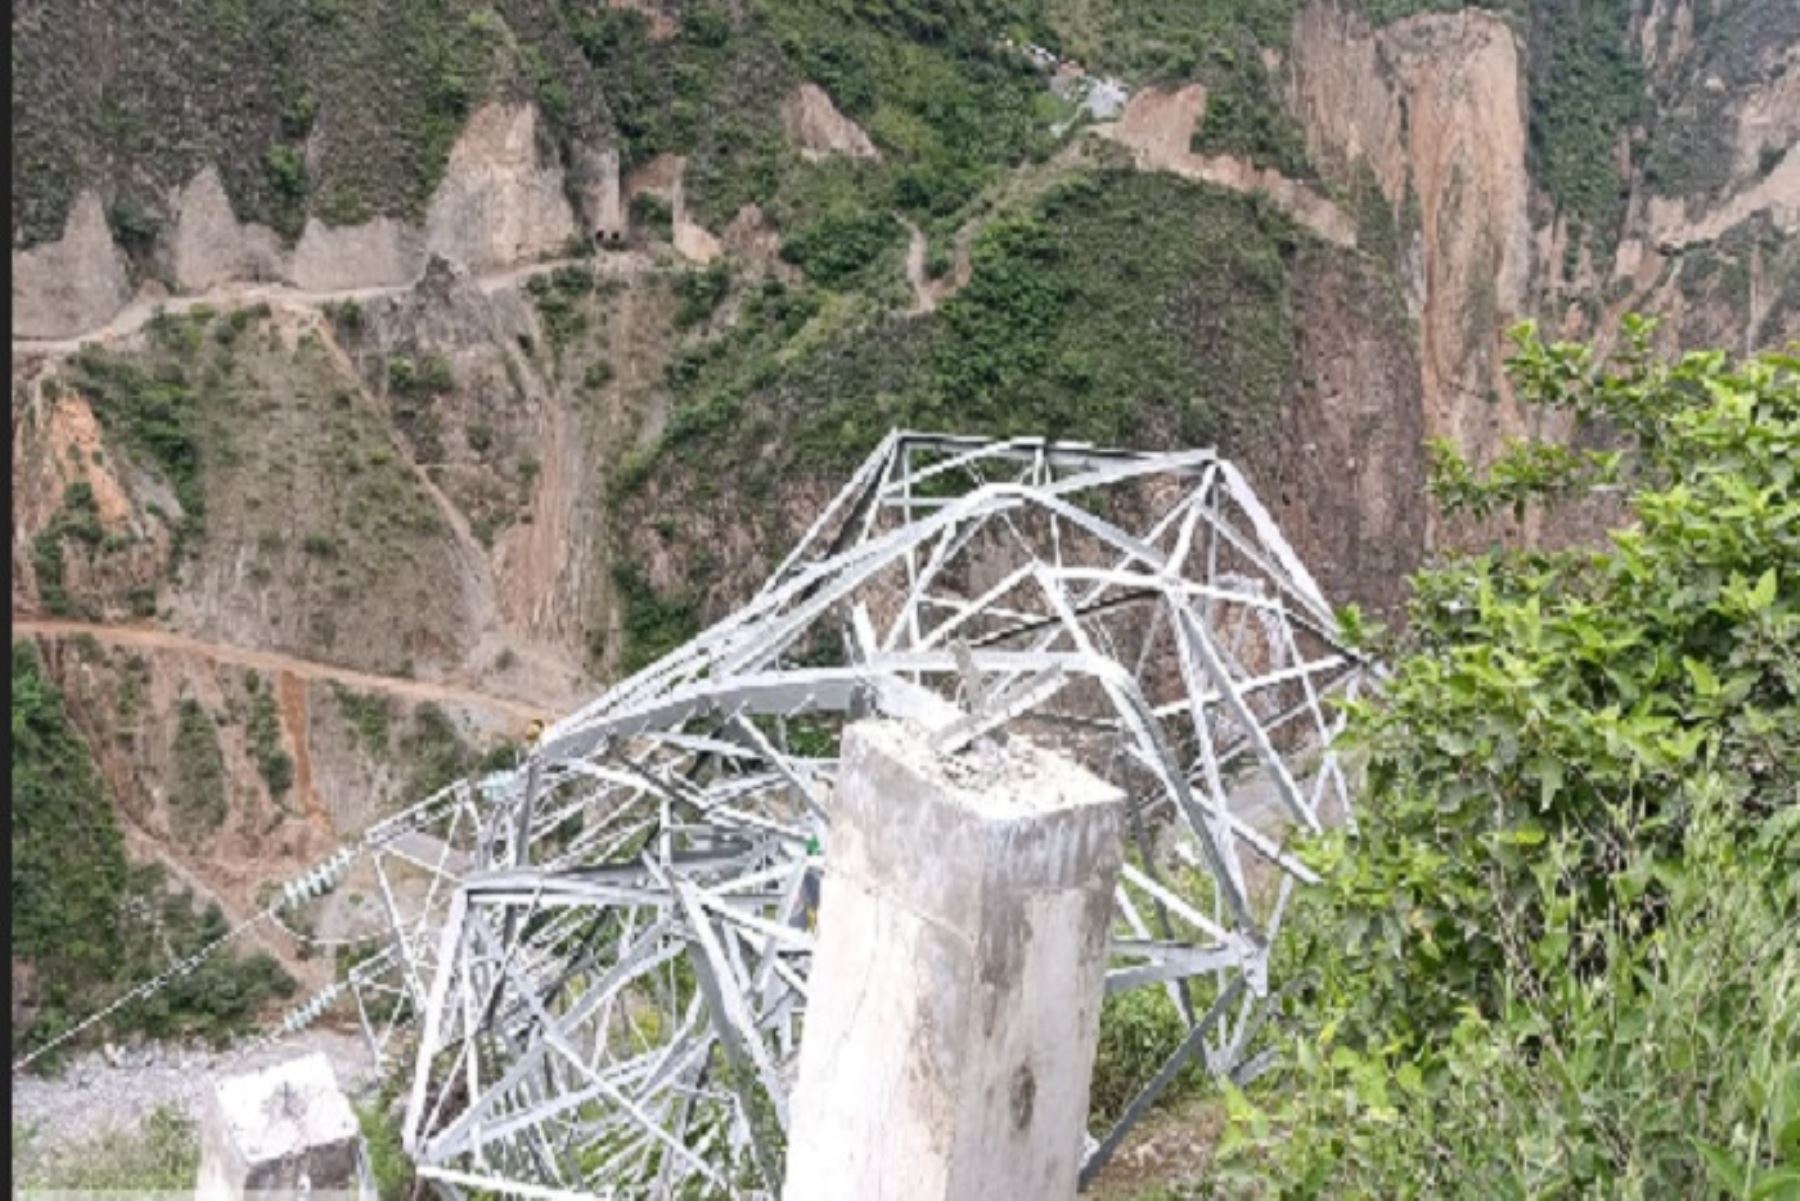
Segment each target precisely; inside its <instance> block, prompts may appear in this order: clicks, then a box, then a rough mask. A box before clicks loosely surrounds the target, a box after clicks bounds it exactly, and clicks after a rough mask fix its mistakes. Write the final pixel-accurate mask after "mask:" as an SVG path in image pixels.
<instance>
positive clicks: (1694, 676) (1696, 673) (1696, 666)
mask: <svg viewBox="0 0 1800 1201" xmlns="http://www.w3.org/2000/svg"><path fill="white" fill-rule="evenodd" d="M1681 663H1682V666H1684V667H1686V668H1687V673H1688V678H1689V679H1690V680H1692V681H1693V682H1694V691H1695V692H1698V693H1699V694H1700V695H1701V696H1705V697H1712V696H1717V695H1719V677H1718V676H1715V675H1714V674H1713V673H1712V668H1710V667H1708V666H1707V665H1706V664H1704V663H1702V662H1700V660H1698V659H1688V658H1683V659H1682V661H1681Z"/></svg>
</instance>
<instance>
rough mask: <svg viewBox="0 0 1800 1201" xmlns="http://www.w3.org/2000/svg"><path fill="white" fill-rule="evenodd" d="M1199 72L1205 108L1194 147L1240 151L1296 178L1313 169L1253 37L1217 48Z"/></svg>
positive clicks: (1216, 151)
mask: <svg viewBox="0 0 1800 1201" xmlns="http://www.w3.org/2000/svg"><path fill="white" fill-rule="evenodd" d="M1203 75H1204V77H1205V79H1206V81H1207V83H1208V89H1207V93H1206V111H1205V113H1204V114H1202V116H1201V118H1200V124H1199V127H1198V128H1196V129H1195V130H1194V135H1193V140H1192V147H1193V149H1194V150H1195V151H1197V152H1199V153H1201V154H1235V155H1241V156H1242V157H1244V158H1246V159H1248V160H1250V161H1251V162H1252V163H1255V164H1256V165H1257V166H1259V167H1273V168H1275V169H1276V170H1277V171H1280V172H1281V173H1282V174H1284V175H1287V176H1289V177H1291V178H1295V179H1304V178H1307V177H1308V176H1310V175H1311V174H1312V168H1311V166H1310V165H1309V164H1308V162H1307V159H1306V137H1305V135H1304V134H1303V133H1302V132H1301V129H1300V125H1299V122H1297V121H1295V120H1294V118H1293V117H1292V116H1290V115H1289V114H1288V112H1287V109H1286V108H1285V107H1284V106H1283V104H1282V100H1281V89H1280V82H1279V80H1277V79H1276V78H1275V76H1274V75H1273V74H1271V73H1270V71H1269V69H1268V68H1267V67H1265V66H1264V65H1263V61H1262V56H1261V55H1260V54H1258V53H1257V47H1256V44H1255V43H1254V42H1252V41H1249V40H1248V39H1241V40H1239V41H1237V42H1236V43H1235V44H1234V45H1231V46H1219V47H1217V48H1216V49H1215V50H1214V51H1213V53H1212V55H1211V56H1210V58H1209V59H1208V62H1207V65H1206V68H1205V70H1204V72H1203Z"/></svg>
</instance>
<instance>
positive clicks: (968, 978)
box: [783, 721, 1124, 1201]
mask: <svg viewBox="0 0 1800 1201" xmlns="http://www.w3.org/2000/svg"><path fill="white" fill-rule="evenodd" d="M1123 808H1124V798H1123V796H1122V794H1121V793H1120V792H1119V791H1118V790H1117V789H1115V788H1114V787H1112V786H1111V785H1109V784H1107V783H1105V782H1104V781H1102V780H1100V779H1099V778H1097V777H1095V776H1093V775H1091V774H1090V773H1088V772H1087V771H1085V770H1084V769H1082V768H1081V767H1079V766H1077V765H1075V764H1073V763H1071V762H1070V761H1068V760H1066V759H1063V758H1061V757H1060V756H1057V755H1053V754H1050V753H1048V752H1046V751H1044V750H1041V749H1039V748H1036V747H1033V746H1031V745H1030V744H1028V743H1026V742H1024V741H1022V740H1019V739H1014V740H1012V741H1011V742H1010V743H1008V744H1007V745H1006V746H1004V747H998V748H996V747H992V746H987V747H983V746H981V745H977V746H976V747H973V748H970V749H969V750H966V751H964V752H962V753H960V754H956V755H951V756H942V755H939V754H937V753H936V752H935V751H934V750H933V748H932V746H931V742H930V736H929V735H928V734H927V733H926V732H924V731H923V730H921V729H919V728H918V727H915V726H910V725H906V724H902V723H899V722H892V721H867V722H861V723H858V724H856V725H854V726H852V727H850V729H848V730H847V731H846V732H845V735H844V744H843V758H842V761H841V766H840V768H839V775H838V781H837V788H836V791H835V794H834V798H833V802H832V808H831V829H830V832H829V835H828V838H829V844H828V847H827V851H828V858H827V860H826V874H825V882H824V893H823V903H822V907H821V911H820V916H819V930H818V949H817V952H816V956H815V959H814V963H813V971H812V975H811V996H810V998H809V1001H808V1005H807V1014H806V1023H805V1028H804V1032H803V1035H802V1039H803V1041H802V1043H801V1047H800V1070H799V1082H798V1084H797V1086H796V1088H795V1094H794V1102H793V1110H792V1123H791V1128H790V1130H789V1132H788V1152H787V1181H786V1187H785V1189H784V1192H783V1197H784V1201H843V1199H844V1198H849V1197H854V1198H858V1201H878V1199H881V1198H891V1199H895V1201H900V1199H904V1201H976V1199H977V1198H980V1199H984V1201H987V1199H992V1201H1001V1199H1007V1201H1012V1199H1015V1198H1024V1197H1030V1198H1033V1199H1034V1201H1038V1199H1043V1201H1057V1199H1059V1198H1071V1197H1073V1196H1074V1195H1075V1187H1076V1175H1077V1171H1078V1169H1079V1168H1080V1164H1081V1155H1082V1148H1083V1144H1084V1136H1085V1132H1086V1118H1087V1106H1088V1082H1089V1076H1090V1074H1091V1072H1092V1069H1093V1059H1094V1046H1095V1042H1096V1040H1097V1038H1098V1034H1099V1017H1100V1000H1101V995H1102V992H1103V986H1104V981H1105V971H1106V954H1107V941H1108V926H1109V924H1110V922H1111V919H1112V912H1113V899H1112V893H1113V886H1114V883H1115V881H1116V880H1117V877H1118V872H1119V861H1120V845H1119V829H1120V824H1121V821H1122V820H1123Z"/></svg>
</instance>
